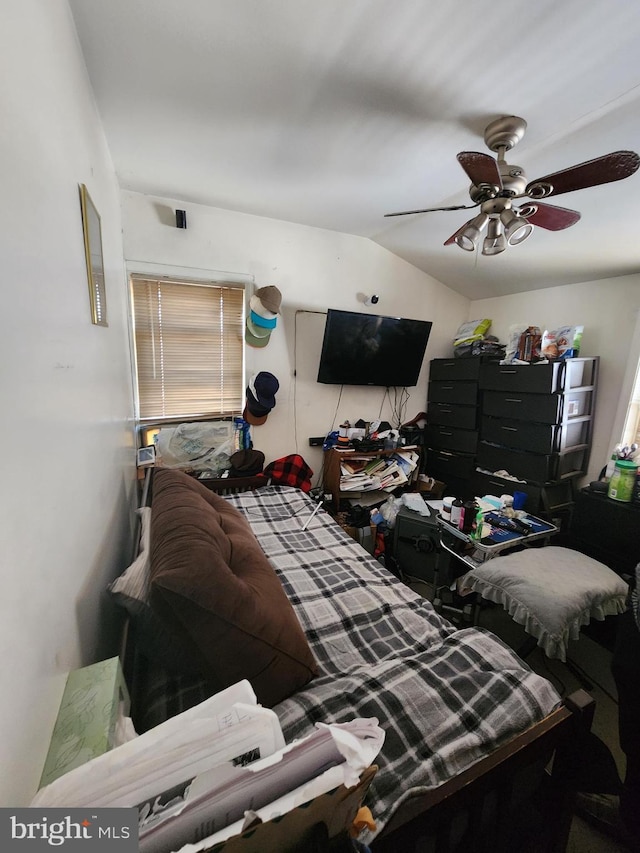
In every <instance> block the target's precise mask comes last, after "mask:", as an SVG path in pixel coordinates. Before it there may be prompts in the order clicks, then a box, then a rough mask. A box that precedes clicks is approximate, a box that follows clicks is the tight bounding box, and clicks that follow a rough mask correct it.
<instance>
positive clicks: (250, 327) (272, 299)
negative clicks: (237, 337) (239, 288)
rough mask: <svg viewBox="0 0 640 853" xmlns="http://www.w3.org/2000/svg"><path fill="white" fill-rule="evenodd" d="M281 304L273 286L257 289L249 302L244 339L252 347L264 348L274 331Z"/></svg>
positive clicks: (280, 296)
mask: <svg viewBox="0 0 640 853" xmlns="http://www.w3.org/2000/svg"><path fill="white" fill-rule="evenodd" d="M281 304H282V294H281V293H280V291H279V290H278V288H277V287H275V286H274V285H272V284H271V285H268V286H267V287H259V288H258V290H256V292H255V293H254V294H253V296H252V297H251V299H250V300H249V308H250V312H249V316H248V317H247V322H246V328H245V333H244V339H245V341H246V342H247V343H248V344H249V346H252V347H266V345H267V344H268V343H269V339H270V337H271V332H272V331H273V330H274V329H275V327H276V324H277V322H278V314H279V313H280V305H281Z"/></svg>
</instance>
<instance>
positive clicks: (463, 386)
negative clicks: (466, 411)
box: [428, 381, 478, 406]
mask: <svg viewBox="0 0 640 853" xmlns="http://www.w3.org/2000/svg"><path fill="white" fill-rule="evenodd" d="M428 399H429V401H430V402H431V401H433V402H434V403H455V404H456V405H458V406H475V405H476V404H477V402H478V383H477V382H453V381H442V382H429V391H428Z"/></svg>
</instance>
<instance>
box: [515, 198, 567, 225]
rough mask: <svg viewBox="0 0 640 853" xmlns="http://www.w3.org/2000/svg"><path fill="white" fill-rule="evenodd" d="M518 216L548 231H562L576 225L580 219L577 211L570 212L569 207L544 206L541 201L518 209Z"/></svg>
mask: <svg viewBox="0 0 640 853" xmlns="http://www.w3.org/2000/svg"><path fill="white" fill-rule="evenodd" d="M528 211H531V213H529V212H528ZM518 214H519V215H520V216H522V217H523V218H524V219H526V220H527V222H530V223H531V224H532V225H539V226H540V228H546V229H547V231H562V230H563V228H570V227H571V226H572V225H575V224H576V222H578V220H579V219H580V214H579V213H578V211H577V210H569V208H567V207H558V206H557V205H553V204H542V202H539V201H536V202H532V203H531V204H525V205H523V206H522V207H520V208H519V209H518Z"/></svg>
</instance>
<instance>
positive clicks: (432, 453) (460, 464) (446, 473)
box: [427, 450, 475, 483]
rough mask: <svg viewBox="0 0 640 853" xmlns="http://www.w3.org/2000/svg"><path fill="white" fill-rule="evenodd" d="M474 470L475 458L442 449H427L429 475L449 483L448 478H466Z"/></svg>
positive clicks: (468, 477)
mask: <svg viewBox="0 0 640 853" xmlns="http://www.w3.org/2000/svg"><path fill="white" fill-rule="evenodd" d="M474 470H475V458H474V457H473V456H464V455H462V454H459V453H447V452H446V451H444V450H428V451H427V472H428V474H429V476H430V477H435V478H436V480H442V482H444V483H449V480H450V478H452V477H455V478H456V479H462V480H468V479H470V477H471V476H472V474H473V472H474Z"/></svg>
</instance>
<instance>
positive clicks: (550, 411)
mask: <svg viewBox="0 0 640 853" xmlns="http://www.w3.org/2000/svg"><path fill="white" fill-rule="evenodd" d="M531 369H532V370H535V368H531ZM562 401H563V398H562V397H561V396H560V395H559V394H521V393H518V392H514V391H512V392H509V393H505V392H503V391H484V392H483V394H482V412H483V414H485V415H491V416H492V417H495V418H514V419H515V420H522V421H537V422H538V423H544V424H555V423H557V422H558V421H559V420H561V417H562Z"/></svg>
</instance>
